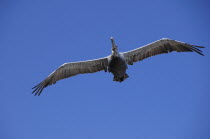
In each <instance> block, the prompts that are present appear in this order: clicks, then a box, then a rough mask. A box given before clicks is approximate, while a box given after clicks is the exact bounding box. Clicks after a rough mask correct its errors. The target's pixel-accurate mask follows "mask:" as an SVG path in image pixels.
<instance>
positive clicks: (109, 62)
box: [32, 38, 204, 95]
mask: <svg viewBox="0 0 210 139" xmlns="http://www.w3.org/2000/svg"><path fill="white" fill-rule="evenodd" d="M111 42H112V54H111V55H109V56H107V57H104V58H100V59H95V60H89V61H80V62H71V63H65V64H63V65H61V66H60V67H59V68H58V69H57V70H55V71H54V72H52V73H51V74H50V75H49V76H48V77H47V78H46V79H45V80H44V81H42V82H41V83H39V84H38V85H36V86H35V87H33V89H34V91H33V92H32V93H35V95H40V94H41V93H42V91H43V89H44V88H45V87H47V86H49V85H52V84H55V83H56V82H57V81H59V80H61V79H65V78H68V77H72V76H75V75H78V74H85V73H94V72H98V71H102V70H104V71H107V69H108V71H109V72H111V73H112V74H113V75H114V78H113V81H117V82H122V81H124V80H125V79H126V78H128V77H129V76H128V75H127V74H126V70H127V68H128V65H133V63H135V62H138V61H141V60H143V59H145V58H148V57H151V56H155V55H158V54H163V53H169V52H172V51H177V52H196V53H198V54H200V55H203V54H202V51H201V50H200V49H198V48H204V47H202V46H195V45H191V44H187V43H184V42H180V41H176V40H171V39H161V40H158V41H155V42H153V43H150V44H148V45H145V46H143V47H139V48H137V49H134V50H131V51H128V52H124V53H119V52H118V47H117V46H116V44H115V42H114V39H113V38H111Z"/></svg>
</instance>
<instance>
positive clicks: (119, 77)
mask: <svg viewBox="0 0 210 139" xmlns="http://www.w3.org/2000/svg"><path fill="white" fill-rule="evenodd" d="M128 77H129V76H128V74H127V73H124V74H123V75H114V78H113V81H116V82H120V83H121V82H123V81H124V80H125V79H127V78H128Z"/></svg>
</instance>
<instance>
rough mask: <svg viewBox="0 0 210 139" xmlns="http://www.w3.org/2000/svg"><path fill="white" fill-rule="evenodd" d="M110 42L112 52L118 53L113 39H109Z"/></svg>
mask: <svg viewBox="0 0 210 139" xmlns="http://www.w3.org/2000/svg"><path fill="white" fill-rule="evenodd" d="M111 42H112V51H113V52H118V48H117V45H116V44H115V42H114V38H113V37H111Z"/></svg>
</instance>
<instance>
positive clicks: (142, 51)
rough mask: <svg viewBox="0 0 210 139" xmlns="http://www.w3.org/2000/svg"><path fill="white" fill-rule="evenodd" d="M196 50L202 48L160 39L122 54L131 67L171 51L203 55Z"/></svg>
mask: <svg viewBox="0 0 210 139" xmlns="http://www.w3.org/2000/svg"><path fill="white" fill-rule="evenodd" d="M198 48H204V47H203V46H196V45H191V44H187V43H184V42H180V41H176V40H171V39H161V40H158V41H155V42H153V43H150V44H148V45H146V46H143V47H140V48H137V49H134V50H131V51H128V52H124V53H122V54H123V56H124V57H125V59H126V61H127V63H128V64H129V65H132V64H133V63H134V62H138V61H141V60H143V59H145V58H148V57H151V56H155V55H159V54H164V53H170V52H172V51H176V52H196V53H198V54H200V55H203V53H202V51H201V50H200V49H198Z"/></svg>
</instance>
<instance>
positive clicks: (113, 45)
mask: <svg viewBox="0 0 210 139" xmlns="http://www.w3.org/2000/svg"><path fill="white" fill-rule="evenodd" d="M111 42H112V47H116V45H115V43H114V38H113V37H111Z"/></svg>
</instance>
